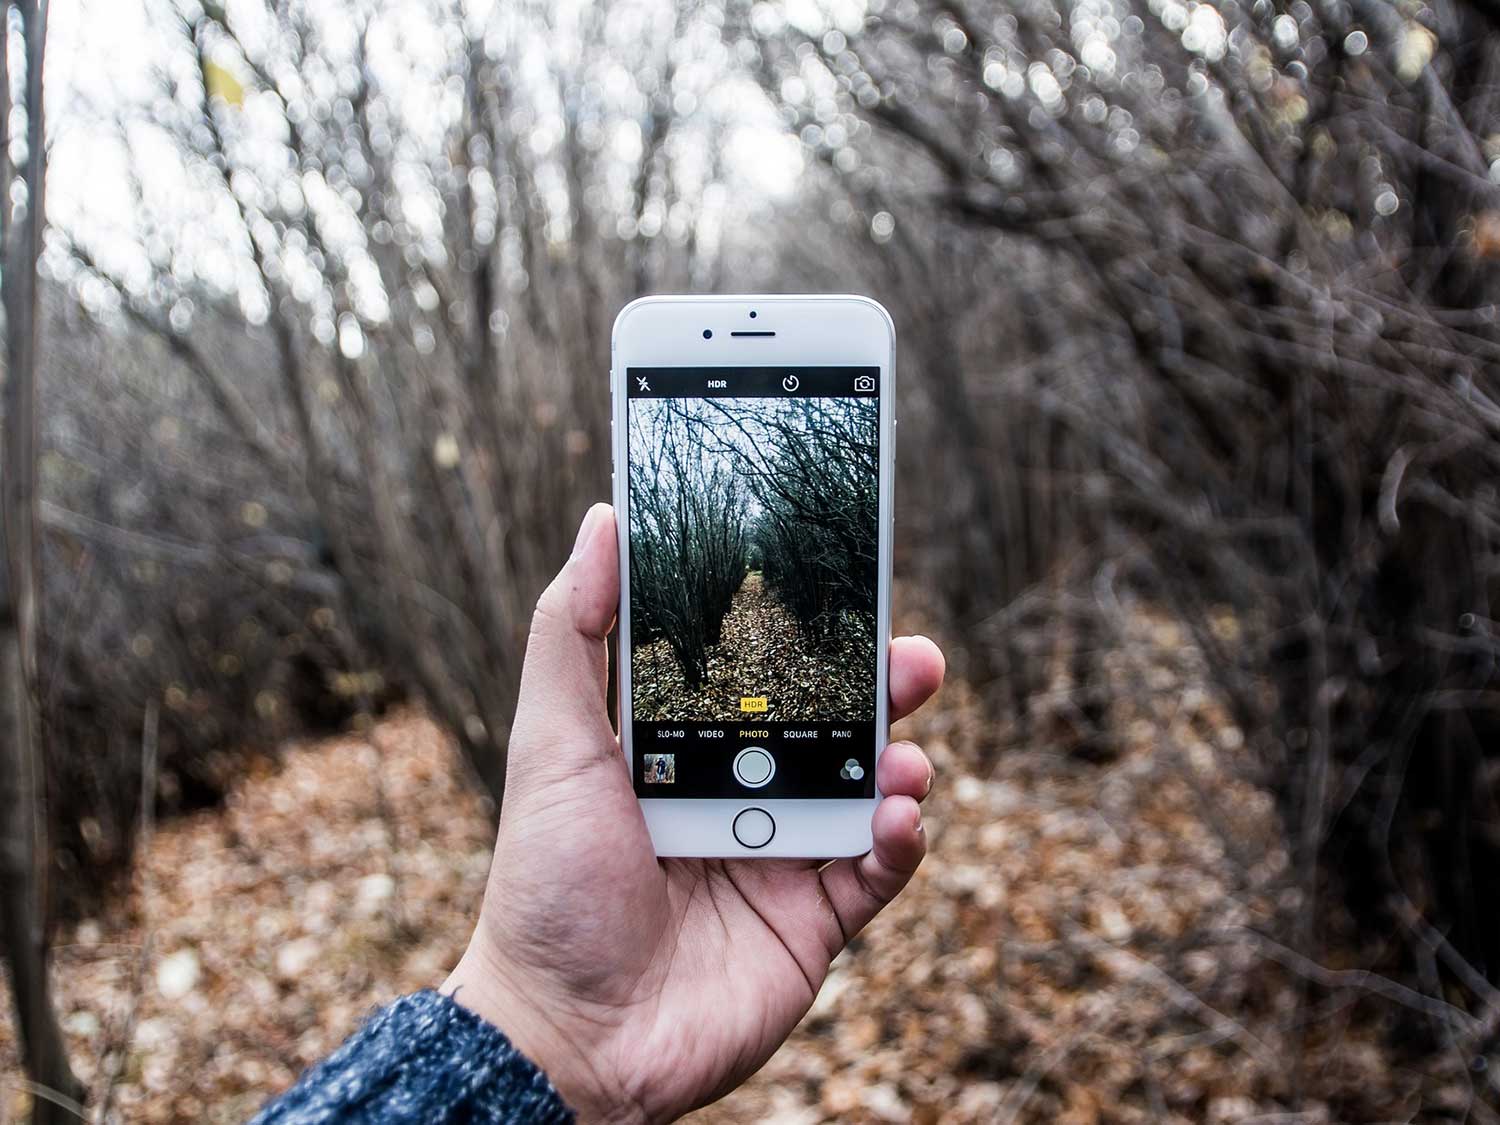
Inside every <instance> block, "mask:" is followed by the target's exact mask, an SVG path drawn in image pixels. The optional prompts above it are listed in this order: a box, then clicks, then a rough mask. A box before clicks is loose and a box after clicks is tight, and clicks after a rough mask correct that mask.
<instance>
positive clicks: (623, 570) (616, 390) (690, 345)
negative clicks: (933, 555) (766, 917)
mask: <svg viewBox="0 0 1500 1125" xmlns="http://www.w3.org/2000/svg"><path fill="white" fill-rule="evenodd" d="M752 310H754V311H755V312H756V314H757V316H756V317H755V319H753V320H752V319H751V318H750V315H749V314H750V312H751V311H752ZM705 329H707V330H710V331H711V332H712V334H713V335H712V338H711V339H705V338H704V336H703V333H704V330H705ZM732 331H762V332H765V331H773V332H775V333H776V335H775V336H773V337H765V336H759V337H734V336H731V335H730V333H731V332H732ZM895 362H896V330H895V325H894V324H893V323H892V321H891V318H890V314H889V313H887V312H886V311H885V309H884V308H883V307H881V305H880V304H879V303H878V302H876V301H874V300H871V299H870V298H868V297H861V296H856V295H850V294H835V295H826V296H824V295H817V296H810V295H778V294H755V295H744V296H678V295H661V296H651V297H642V298H640V299H638V300H635V301H632V302H631V303H630V304H628V305H626V306H625V308H624V309H622V310H621V311H620V314H619V316H618V317H616V318H615V323H614V329H613V331H612V333H611V337H610V393H611V397H612V401H611V416H612V419H613V422H612V425H613V435H614V440H613V443H612V444H613V447H614V448H613V458H614V504H615V511H616V512H617V513H619V519H618V527H619V551H620V577H621V591H620V615H619V652H620V659H619V661H618V667H619V701H620V745H621V747H622V749H623V750H624V752H625V758H626V762H627V763H628V764H629V766H630V768H631V770H632V774H631V776H632V777H633V776H634V763H635V755H634V748H633V746H632V739H631V710H630V660H629V653H630V592H629V591H630V586H629V580H628V575H629V573H630V570H629V566H630V536H629V518H630V509H629V501H630V498H629V488H628V482H629V474H628V471H627V466H626V455H627V450H626V448H625V445H626V443H625V441H624V440H623V439H624V436H625V432H626V429H625V427H626V409H627V406H628V401H627V397H626V394H625V384H624V379H625V372H626V371H627V369H629V368H631V367H688V366H725V367H733V366H776V365H787V366H826V365H847V366H862V367H866V366H867V367H878V368H879V369H880V501H879V508H880V530H879V541H880V542H879V566H880V574H879V581H878V589H877V603H878V604H877V608H876V630H877V632H876V636H877V637H879V638H884V639H885V643H884V644H883V645H882V646H881V649H880V652H879V653H878V657H877V662H876V683H875V693H876V694H875V700H876V702H875V740H876V746H875V755H876V757H878V756H879V755H880V754H881V753H883V752H884V750H885V744H886V742H887V741H888V739H889V727H890V716H889V703H888V693H889V687H888V674H889V669H888V664H889V651H890V644H889V638H890V632H891V549H892V544H891V534H892V512H893V496H892V493H893V489H894V470H895V430H896V417H895ZM879 800H880V794H879V792H878V790H877V792H876V795H875V796H874V797H872V798H858V799H853V800H837V799H833V800H830V799H824V798H818V799H797V798H782V799H764V798H760V797H758V796H757V795H756V793H755V791H754V790H746V794H745V797H744V798H743V799H735V800H730V799H720V798H677V799H674V798H652V799H650V800H646V801H640V802H638V803H639V805H640V807H641V809H642V812H643V814H644V816H645V819H646V824H647V827H648V828H649V830H650V832H651V839H652V842H653V844H654V845H655V848H656V853H657V855H659V856H695V857H702V858H716V857H731V856H762V857H767V858H770V857H780V858H788V857H795V858H813V859H825V858H827V859H831V858H835V857H838V856H849V855H862V854H863V853H865V852H867V851H869V849H870V844H871V837H870V818H871V816H872V815H873V814H874V811H875V806H876V805H877V804H878V803H879ZM749 807H758V808H764V809H765V810H766V811H767V812H769V813H770V814H771V816H772V817H773V818H774V819H775V822H776V833H775V835H774V836H773V837H772V839H771V841H770V842H769V843H768V844H766V845H765V846H763V847H760V848H754V849H752V848H747V847H745V846H744V845H742V844H740V843H739V842H738V841H737V840H736V839H735V838H734V834H733V831H732V828H731V825H732V822H733V820H734V817H735V815H736V814H737V813H738V812H740V811H741V810H743V809H745V808H749Z"/></svg>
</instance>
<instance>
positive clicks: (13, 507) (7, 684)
mask: <svg viewBox="0 0 1500 1125" xmlns="http://www.w3.org/2000/svg"><path fill="white" fill-rule="evenodd" d="M19 7H20V10H21V17H22V31H23V34H24V36H25V58H26V90H25V98H26V119H27V126H26V148H27V158H26V172H25V182H26V202H25V203H24V205H17V204H15V203H13V202H11V200H12V198H13V196H12V187H11V184H12V180H13V178H14V177H13V169H12V168H11V167H10V161H9V158H8V157H4V156H0V187H3V200H4V204H5V206H6V208H7V210H6V212H5V214H4V229H3V231H0V244H3V249H4V262H5V273H4V285H3V295H4V302H5V324H6V333H5V357H6V376H5V390H4V404H5V419H4V460H3V469H0V473H3V497H4V519H3V521H0V523H3V539H4V556H5V566H4V568H3V574H0V740H3V745H4V749H3V753H4V758H3V770H0V825H3V828H0V915H3V918H4V922H3V924H0V939H3V940H4V942H5V952H6V958H7V961H8V962H9V964H10V978H11V985H12V990H13V992H14V998H15V1005H16V1022H17V1024H18V1025H19V1028H20V1032H21V1040H22V1055H23V1058H24V1061H25V1066H26V1072H27V1074H28V1075H29V1076H30V1079H31V1082H32V1083H33V1101H34V1108H33V1110H32V1120H33V1121H34V1122H51V1121H64V1120H69V1119H71V1118H73V1117H75V1116H76V1115H77V1113H76V1107H77V1105H78V1103H79V1102H81V1101H82V1099H83V1088H82V1086H81V1085H80V1084H79V1082H78V1079H77V1078H75V1077H74V1076H73V1072H72V1069H71V1068H70V1067H69V1065H68V1056H67V1049H66V1047H65V1045H64V1043H63V1038H62V1032H61V1029H60V1028H59V1027H58V1023H57V1015H56V1013H55V1012H54V1011H53V1008H52V999H51V995H50V991H49V982H48V975H47V967H48V961H49V957H48V947H47V921H48V919H47V907H48V896H47V879H46V876H47V863H48V849H47V818H46V814H45V809H44V803H43V802H44V795H45V790H46V773H45V769H44V767H43V761H44V758H43V752H42V749H43V748H42V744H41V736H42V729H41V726H40V723H39V722H38V715H37V711H36V700H37V698H38V696H37V690H36V689H37V677H36V671H37V633H38V621H37V617H38V614H37V603H38V589H39V582H38V574H37V571H38V565H37V564H38V560H39V558H40V552H39V550H38V543H37V538H36V528H37V495H36V478H37V452H36V443H37V386H36V356H37V294H36V264H37V257H38V255H39V253H40V251H41V242H42V238H41V235H42V227H43V223H44V221H45V220H44V216H43V211H42V202H43V198H44V188H45V182H44V181H45V177H44V170H45V167H44V166H45V153H46V149H45V139H44V138H45V133H44V130H43V119H42V60H43V54H44V50H45V40H46V30H47V6H46V0H26V2H24V3H22V4H20V5H19ZM6 38H7V36H6V34H5V32H4V31H3V30H0V59H3V58H5V57H7V55H6V48H7V43H6ZM6 70H7V68H6V67H5V66H4V64H3V63H0V89H3V90H4V91H6V93H5V94H0V121H4V120H9V119H10V114H9V110H10V105H9V97H8V91H9V88H10V86H9V74H8V73H7V72H6ZM23 207H24V210H23Z"/></svg>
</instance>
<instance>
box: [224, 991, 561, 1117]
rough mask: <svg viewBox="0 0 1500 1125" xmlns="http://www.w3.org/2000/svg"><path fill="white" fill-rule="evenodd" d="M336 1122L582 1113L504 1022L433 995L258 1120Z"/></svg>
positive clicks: (378, 1023) (385, 1020) (415, 1000)
mask: <svg viewBox="0 0 1500 1125" xmlns="http://www.w3.org/2000/svg"><path fill="white" fill-rule="evenodd" d="M331 1121H340V1122H342V1121H370V1122H374V1121H379V1122H413V1123H415V1122H449V1121H451V1122H460V1121H462V1122H475V1123H493V1125H512V1123H519V1122H528V1123H530V1122H537V1123H541V1125H553V1123H559V1125H561V1123H571V1122H572V1121H573V1112H572V1111H571V1110H570V1109H568V1107H567V1106H566V1105H564V1104H563V1100H562V1098H560V1097H559V1096H558V1093H557V1091H556V1090H555V1089H553V1088H552V1083H551V1082H549V1081H547V1076H546V1075H545V1074H543V1073H542V1072H541V1070H540V1069H538V1068H537V1066H536V1064H534V1063H533V1062H532V1061H531V1060H530V1059H528V1058H527V1057H526V1056H525V1055H523V1054H521V1052H520V1051H518V1050H516V1048H515V1047H514V1046H512V1045H511V1042H510V1040H509V1039H507V1038H506V1037H505V1036H504V1034H502V1033H501V1031H500V1029H499V1028H497V1027H495V1026H494V1025H492V1024H489V1023H486V1022H485V1021H484V1020H483V1019H481V1018H480V1017H479V1016H477V1015H475V1014H474V1013H473V1012H471V1011H469V1010H468V1009H467V1008H465V1007H463V1006H462V1005H460V1004H456V1003H454V1001H452V1000H451V999H449V998H448V997H446V996H442V995H440V994H439V993H436V992H432V991H424V992H417V993H414V994H412V995H411V996H403V997H401V999H399V1000H397V1001H396V1002H395V1003H393V1004H391V1005H390V1006H389V1007H387V1008H384V1009H382V1010H381V1011H379V1012H377V1013H376V1014H375V1015H374V1016H372V1017H371V1018H370V1020H369V1021H368V1022H367V1023H366V1024H365V1025H364V1026H363V1027H361V1028H360V1029H359V1030H358V1031H356V1032H355V1033H354V1034H353V1035H351V1036H350V1037H349V1038H348V1040H346V1041H345V1042H344V1045H343V1046H341V1047H340V1048H339V1049H338V1050H337V1051H335V1052H334V1053H333V1054H331V1055H329V1056H328V1057H327V1058H326V1059H324V1060H323V1061H322V1062H320V1063H318V1064H317V1065H316V1066H314V1067H313V1068H312V1069H311V1070H309V1071H307V1072H306V1073H305V1074H303V1076H302V1077H301V1078H300V1079H299V1080H298V1081H297V1084H296V1085H295V1086H293V1087H292V1088H291V1089H290V1090H288V1091H287V1092H286V1093H285V1094H283V1095H282V1096H281V1097H280V1098H278V1099H277V1100H276V1101H274V1102H272V1103H271V1104H270V1105H268V1106H266V1108H265V1109H263V1110H261V1112H260V1114H259V1116H257V1117H256V1118H255V1121H254V1123H253V1125H313V1123H315V1122H331Z"/></svg>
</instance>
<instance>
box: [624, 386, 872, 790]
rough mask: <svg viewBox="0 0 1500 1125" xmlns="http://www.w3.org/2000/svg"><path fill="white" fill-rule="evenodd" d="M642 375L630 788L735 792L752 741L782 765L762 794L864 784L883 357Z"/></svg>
mask: <svg viewBox="0 0 1500 1125" xmlns="http://www.w3.org/2000/svg"><path fill="white" fill-rule="evenodd" d="M641 370H642V369H632V371H631V372H629V373H628V374H629V376H630V377H631V378H632V386H631V396H630V400H629V413H628V418H627V426H628V435H627V440H628V445H627V449H628V461H629V496H628V506H629V537H630V574H629V580H630V662H631V663H630V669H631V673H630V679H631V699H630V702H631V718H632V722H633V726H632V731H633V734H634V738H635V746H636V750H637V752H638V753H637V760H638V767H637V770H636V775H637V778H636V779H637V790H638V792H639V791H642V790H644V789H647V787H649V791H647V792H644V793H643V795H646V796H673V797H684V796H734V795H737V792H736V789H737V785H736V780H735V777H734V774H733V773H732V771H731V769H730V766H731V763H732V760H733V758H734V756H735V755H736V754H738V753H739V752H740V751H741V750H742V749H744V748H745V747H754V748H756V749H761V750H764V751H765V752H766V753H767V754H769V755H771V756H772V757H773V758H774V761H775V766H774V770H773V774H774V776H773V777H772V778H771V780H770V781H768V782H764V783H760V784H758V785H757V788H761V787H764V788H765V789H766V790H772V789H773V787H774V791H770V792H767V793H766V794H765V795H768V796H774V795H778V794H779V795H795V796H799V797H800V796H830V797H836V796H845V797H856V796H862V795H866V791H867V790H868V789H869V785H868V784H866V780H865V779H866V776H867V774H869V773H872V772H873V771H868V770H867V769H866V768H865V767H866V766H869V765H870V764H872V763H871V761H870V760H869V759H870V755H871V750H872V745H871V744H872V742H873V731H874V722H875V716H876V708H875V691H876V658H877V644H878V641H877V630H878V625H877V606H878V582H879V573H880V566H879V493H880V488H879V486H880V410H879V397H878V391H877V381H876V376H877V375H878V369H864V368H803V369H784V368H776V369H774V370H772V369H714V368H671V369H651V373H650V374H646V375H641V374H639V372H640V371H641ZM643 383H644V386H643V385H642V384H643ZM662 751H670V752H671V754H672V758H673V768H672V775H673V781H672V782H671V783H669V784H670V785H671V789H670V791H669V792H664V790H663V780H662V776H661V770H662V766H661V765H660V764H659V761H660V754H661V752H662ZM850 762H853V763H854V768H853V769H852V770H851V768H850V767H849V765H848V763H850ZM824 766H826V768H822V767H824ZM766 768H767V769H769V768H770V767H766ZM761 772H764V771H763V770H762V771H761ZM757 779H758V775H757ZM738 788H743V783H742V782H741V783H740V784H739V786H738Z"/></svg>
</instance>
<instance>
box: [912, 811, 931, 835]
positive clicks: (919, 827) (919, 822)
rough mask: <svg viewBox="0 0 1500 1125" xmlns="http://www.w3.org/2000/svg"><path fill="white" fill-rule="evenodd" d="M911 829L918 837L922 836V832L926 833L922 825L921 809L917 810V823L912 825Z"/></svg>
mask: <svg viewBox="0 0 1500 1125" xmlns="http://www.w3.org/2000/svg"><path fill="white" fill-rule="evenodd" d="M912 827H913V828H914V829H915V830H916V833H917V835H918V836H920V835H922V833H923V832H926V831H927V829H926V827H925V826H924V825H923V824H922V810H921V809H918V810H917V823H916V824H914V825H913V826H912Z"/></svg>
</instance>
